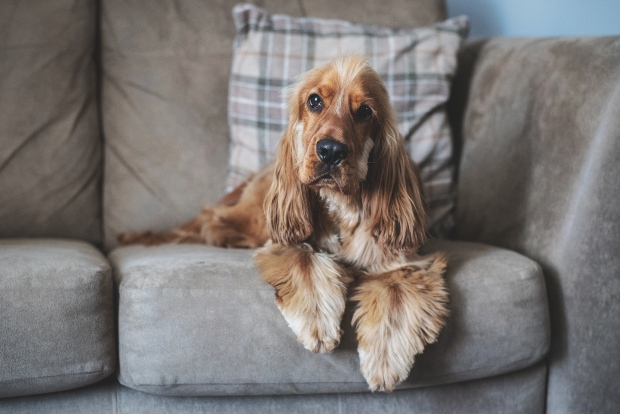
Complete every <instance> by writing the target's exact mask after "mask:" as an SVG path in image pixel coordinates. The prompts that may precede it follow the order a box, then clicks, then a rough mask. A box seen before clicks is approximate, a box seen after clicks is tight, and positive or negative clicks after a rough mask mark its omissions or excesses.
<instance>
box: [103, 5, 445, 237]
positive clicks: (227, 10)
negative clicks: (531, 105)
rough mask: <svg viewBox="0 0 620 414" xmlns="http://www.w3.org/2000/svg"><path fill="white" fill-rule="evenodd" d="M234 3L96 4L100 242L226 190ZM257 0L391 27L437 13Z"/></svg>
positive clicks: (165, 222) (191, 208)
mask: <svg viewBox="0 0 620 414" xmlns="http://www.w3.org/2000/svg"><path fill="white" fill-rule="evenodd" d="M235 3H237V1H236V0H217V1H203V0H181V1H176V2H155V3H154V2H152V1H149V0H140V1H131V2H127V1H124V0H102V4H101V26H102V27H101V31H102V60H103V78H102V118H103V119H102V121H103V132H104V135H105V173H104V175H105V180H104V189H103V195H104V207H103V208H104V234H105V243H106V246H107V247H108V248H109V247H113V246H114V245H115V244H116V243H115V237H116V234H117V233H120V232H124V231H141V230H147V229H149V230H155V231H157V230H165V229H168V228H170V227H172V226H176V225H179V224H181V223H183V222H184V221H186V220H188V219H190V218H191V217H193V216H195V215H196V214H197V212H198V211H199V210H200V208H201V207H203V205H204V204H209V203H213V202H215V201H216V200H217V199H218V198H219V197H221V196H222V195H223V194H224V191H225V180H226V165H227V160H228V146H229V138H228V127H227V122H226V101H227V86H228V77H229V73H230V67H231V56H232V40H233V37H234V33H235V31H234V24H233V21H232V14H231V10H232V8H233V6H234V5H235ZM260 3H264V6H265V7H266V8H267V9H268V10H277V11H279V12H282V13H288V14H292V15H297V16H299V15H304V14H306V13H310V12H312V13H317V15H319V16H321V15H322V16H325V15H329V16H330V17H335V18H348V17H351V19H353V20H354V21H355V20H358V21H359V22H360V23H372V22H377V23H381V24H388V23H389V25H390V26H406V27H411V26H413V25H417V24H419V25H427V24H431V23H434V22H437V21H439V20H442V19H443V18H445V6H444V2H443V1H440V0H416V1H405V0H389V1H385V2H382V5H383V6H385V7H381V8H377V7H376V6H373V10H375V11H376V13H372V14H369V13H366V12H364V11H363V10H362V9H359V10H355V11H351V10H350V9H351V7H349V4H350V3H348V2H345V1H344V0H339V1H329V2H328V1H317V2H309V1H308V2H307V1H303V2H297V1H295V2H291V1H285V0H270V1H264V2H263V1H261V2H260ZM364 3H365V4H370V3H372V1H370V0H365V1H364ZM345 5H346V6H345ZM369 7H370V6H369Z"/></svg>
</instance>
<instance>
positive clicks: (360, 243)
mask: <svg viewBox="0 0 620 414" xmlns="http://www.w3.org/2000/svg"><path fill="white" fill-rule="evenodd" d="M289 95H290V98H289V103H288V109H289V121H288V126H287V129H286V131H285V133H284V135H283V137H282V140H281V141H280V143H279V146H278V150H277V156H276V160H275V162H274V163H272V164H270V165H269V166H267V167H265V168H264V169H263V170H262V171H260V172H258V173H257V174H255V175H254V176H253V177H251V178H250V179H248V180H247V181H245V182H244V183H243V184H241V185H240V186H239V187H237V188H236V189H235V190H233V191H232V192H231V193H229V194H227V195H226V196H225V197H224V198H223V199H222V200H221V201H220V202H219V203H218V204H217V205H216V206H214V207H211V208H206V209H204V210H203V211H202V212H201V213H200V215H199V216H198V217H196V218H195V219H193V220H191V221H190V222H188V223H187V224H185V225H183V226H181V227H180V228H178V229H175V230H172V231H170V232H166V233H159V234H154V233H142V234H122V235H120V236H119V242H120V243H121V244H130V243H142V244H159V243H166V242H167V243H207V244H211V245H215V246H224V247H247V248H259V250H257V252H256V253H255V256H254V257H255V261H256V264H257V266H258V268H259V270H260V273H261V275H262V277H263V279H264V280H265V281H266V282H267V283H269V284H270V285H272V286H273V288H274V290H275V299H276V304H277V306H278V308H279V310H280V312H281V313H282V315H283V316H284V318H285V320H286V322H287V323H288V325H289V326H290V328H291V329H292V330H293V332H294V333H295V335H296V336H297V339H298V341H299V342H300V343H301V344H302V345H303V346H304V347H305V348H307V349H308V350H310V351H312V352H315V353H316V352H321V353H324V352H330V351H332V350H333V349H335V348H336V347H337V346H338V344H339V341H340V336H341V334H342V331H341V327H340V325H341V319H342V317H343V313H344V310H345V303H346V300H347V290H348V288H349V287H350V285H351V282H352V281H353V280H356V287H355V289H354V292H353V294H352V296H351V300H353V301H355V302H357V306H356V308H355V311H354V314H353V320H352V321H353V325H354V327H355V330H356V335H357V341H358V353H359V358H360V370H361V372H362V375H363V376H364V378H365V379H366V381H367V383H368V385H369V388H370V389H371V390H372V391H376V390H380V391H386V392H391V391H392V390H394V388H395V387H396V386H397V385H398V384H399V383H401V382H402V381H403V380H405V379H406V378H407V377H408V376H409V372H410V370H411V368H412V366H413V362H414V357H415V355H417V354H419V353H421V352H422V351H423V350H424V347H425V346H426V345H427V344H430V343H433V342H436V340H437V337H438V335H439V332H440V331H441V329H442V328H443V326H444V324H445V320H446V317H447V315H448V307H447V304H448V293H447V290H446V288H445V284H444V280H443V273H444V271H445V268H446V264H447V262H446V259H445V257H444V256H443V255H442V254H440V253H439V254H434V255H430V256H426V257H422V256H419V255H418V254H417V250H418V248H419V247H420V246H421V245H423V244H424V243H425V241H426V230H425V219H426V215H425V212H424V204H423V200H422V194H421V187H420V181H419V174H418V170H417V167H416V165H415V164H414V162H413V161H412V160H411V158H410V157H409V155H408V153H407V151H406V149H405V142H404V139H403V137H402V136H401V135H400V134H399V132H398V130H397V126H396V116H395V114H394V111H393V109H392V106H391V104H390V100H389V96H388V92H387V90H386V88H385V86H384V84H383V82H382V80H381V78H380V77H379V75H378V74H377V73H376V72H375V71H374V70H373V69H372V68H371V67H370V66H369V65H368V63H367V61H366V59H365V58H364V57H361V56H349V57H343V58H339V59H337V60H335V61H333V62H332V63H330V64H327V65H325V66H322V67H319V68H315V69H312V70H310V71H309V72H308V73H306V74H305V75H304V76H303V77H302V78H301V79H300V80H299V81H298V82H297V83H296V84H295V85H294V86H293V87H292V88H291V90H290V94H289Z"/></svg>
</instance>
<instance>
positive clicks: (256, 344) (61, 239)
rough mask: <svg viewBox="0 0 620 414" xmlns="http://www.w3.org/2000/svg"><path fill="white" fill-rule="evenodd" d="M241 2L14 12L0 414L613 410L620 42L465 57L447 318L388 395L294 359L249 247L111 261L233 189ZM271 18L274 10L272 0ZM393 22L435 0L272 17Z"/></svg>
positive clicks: (146, 252) (3, 82) (346, 368)
mask: <svg viewBox="0 0 620 414" xmlns="http://www.w3.org/2000/svg"><path fill="white" fill-rule="evenodd" d="M234 3H235V2H234V1H228V0H221V1H220V0H218V1H207V0H204V1H200V0H181V1H175V2H149V1H146V0H142V1H138V0H136V1H131V2H128V1H122V0H102V1H101V2H97V1H94V0H83V1H73V0H58V1H54V2H45V1H34V0H32V1H26V0H23V1H18V2H2V3H0V238H1V239H0V413H32V412H42V413H72V412H84V413H142V412H144V413H157V412H161V413H169V412H184V413H185V412H187V413H202V412H217V413H221V412H253V413H259V412H286V413H289V412H320V413H323V412H325V413H331V412H351V413H364V412H366V413H383V412H386V413H389V412H394V413H397V412H421V413H427V412H428V413H447V412H455V413H542V412H550V413H586V412H592V413H612V412H617V411H618V409H619V407H620V391H618V387H617V384H616V383H617V377H618V374H619V373H620V369H619V364H620V362H619V359H620V358H619V357H620V351H619V349H620V347H619V346H618V344H619V343H620V341H619V339H620V320H619V318H618V316H619V315H620V305H619V304H618V302H619V296H620V261H619V259H618V257H619V254H618V253H619V252H620V208H619V207H618V206H619V205H620V203H619V201H620V200H619V195H618V194H620V179H619V178H620V167H619V166H618V165H619V163H618V161H617V158H618V157H619V156H620V136H619V135H620V117H619V116H618V115H620V37H611V38H558V39H493V40H483V41H475V42H470V43H469V44H467V45H466V47H464V49H463V50H462V52H461V56H460V60H459V62H460V63H459V72H458V74H457V76H456V78H455V80H454V87H453V94H452V98H451V100H450V102H449V105H448V109H449V114H450V117H451V122H452V125H453V131H454V135H455V145H456V147H457V150H458V151H457V157H456V158H457V159H456V161H457V163H458V174H457V175H458V176H457V182H458V194H457V196H458V199H457V211H456V223H457V226H456V231H455V234H454V235H453V236H454V237H453V240H436V241H432V242H431V243H429V245H428V246H426V247H425V249H426V250H427V251H434V250H441V251H444V252H446V254H447V255H448V258H449V263H450V264H449V269H448V272H447V275H446V280H447V284H448V287H449V290H450V298H451V299H450V308H451V316H450V319H449V321H448V323H447V326H446V328H445V329H444V331H443V332H442V334H441V337H440V340H439V342H438V343H436V344H434V345H432V346H430V347H428V348H427V350H426V351H425V353H424V354H423V355H421V356H420V357H418V358H417V360H416V363H415V364H414V368H413V370H412V373H411V376H410V378H409V379H408V380H407V381H406V382H405V383H403V384H402V385H401V386H400V387H399V389H398V390H397V391H395V392H394V393H392V394H381V393H376V394H371V393H369V392H366V383H365V381H364V380H363V378H362V377H361V374H360V373H359V370H358V360H357V354H356V344H355V338H354V335H353V332H352V329H351V326H350V318H351V309H348V311H347V312H346V315H345V320H344V321H343V327H344V330H345V334H344V337H343V340H342V343H341V345H340V347H339V348H338V349H337V350H336V351H335V352H334V353H333V354H329V355H313V354H310V353H309V352H308V351H306V350H304V349H303V347H301V345H299V344H297V342H296V341H295V339H294V337H293V335H292V333H291V332H290V330H289V329H288V327H287V326H286V323H285V322H284V320H283V318H281V316H280V314H279V312H278V310H277V308H276V307H275V304H274V303H273V291H272V290H271V288H270V287H269V286H268V285H266V284H264V283H263V282H262V281H261V280H260V277H259V275H258V273H257V271H256V269H255V268H254V265H253V262H252V258H251V254H252V252H251V251H245V250H225V249H217V248H212V247H207V246H199V245H183V246H160V247H156V248H145V247H142V246H131V247H124V248H116V246H115V242H114V236H115V234H116V233H117V232H119V231H122V230H134V229H136V230H137V229H145V228H150V229H153V230H160V229H165V228H168V227H170V226H173V225H177V224H179V223H181V222H183V221H184V220H186V219H188V218H190V217H191V216H192V215H193V214H195V213H196V212H197V211H198V210H199V208H200V207H201V206H202V205H203V204H206V203H209V202H213V201H215V200H216V199H217V198H218V197H219V196H221V195H222V194H223V192H224V187H223V183H224V176H225V171H226V157H227V150H228V141H227V140H228V138H227V126H226V120H225V119H226V112H225V111H226V91H227V77H228V70H229V69H228V68H229V67H230V58H231V44H232V36H233V25H232V22H231V16H230V10H231V8H232V6H233V5H234ZM260 3H263V2H260ZM264 3H266V4H265V5H264V6H265V7H266V8H268V9H269V10H272V11H277V12H282V13H288V14H293V15H304V14H307V15H312V16H318V17H337V18H343V19H347V20H353V21H359V22H364V23H377V24H383V25H389V26H420V25H425V24H430V23H433V22H436V21H439V20H441V19H443V18H444V17H445V5H444V3H443V2H442V1H439V0H416V1H405V0H389V1H383V2H381V3H378V2H373V1H371V0H365V1H361V2H357V6H356V7H351V5H350V3H345V2H330V1H324V0H314V1H305V0H304V1H299V2H287V1H276V0H273V1H267V2H264Z"/></svg>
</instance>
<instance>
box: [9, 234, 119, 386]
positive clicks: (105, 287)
mask: <svg viewBox="0 0 620 414" xmlns="http://www.w3.org/2000/svg"><path fill="white" fill-rule="evenodd" d="M115 334H116V333H115V323H114V294H113V283H112V272H111V270H110V266H109V265H108V262H107V260H106V259H105V257H104V256H103V255H102V254H101V253H100V252H99V251H98V250H97V249H95V248H94V247H93V246H92V245H90V244H87V243H84V242H77V241H63V240H53V239H49V240H48V239H46V240H41V239H39V240H32V239H21V240H0V398H2V397H13V396H17V395H30V394H40V393H46V392H53V391H62V390H67V389H71V388H77V387H81V386H84V385H88V384H92V383H94V382H96V381H99V380H101V379H103V378H105V377H107V376H108V375H110V374H111V373H112V372H114V370H115V369H116V341H115Z"/></svg>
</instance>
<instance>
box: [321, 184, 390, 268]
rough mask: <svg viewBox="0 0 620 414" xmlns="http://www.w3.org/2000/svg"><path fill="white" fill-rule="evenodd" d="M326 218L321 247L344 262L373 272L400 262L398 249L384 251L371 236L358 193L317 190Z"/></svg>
mask: <svg viewBox="0 0 620 414" xmlns="http://www.w3.org/2000/svg"><path fill="white" fill-rule="evenodd" d="M319 194H320V197H321V200H322V201H323V202H324V203H325V209H326V211H327V215H328V218H329V221H330V222H331V223H330V224H331V225H329V226H326V228H327V229H331V231H329V230H328V231H327V233H328V234H325V235H324V237H322V238H323V240H322V243H321V247H322V248H323V249H325V250H328V251H329V252H330V253H333V254H335V255H337V256H338V257H339V259H340V260H341V261H342V262H344V263H346V264H347V265H349V266H351V267H354V268H356V269H359V270H363V271H368V272H372V273H379V272H385V271H388V270H390V269H391V268H393V267H394V265H395V263H400V262H401V260H400V256H402V254H401V253H395V252H390V251H387V250H386V249H385V248H384V246H382V245H380V244H379V243H377V241H376V240H375V239H374V238H373V237H372V233H371V231H370V228H369V226H368V222H367V221H366V220H364V210H363V208H362V201H361V197H360V196H359V195H354V196H347V195H343V194H340V193H335V192H332V191H329V190H320V193H319Z"/></svg>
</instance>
